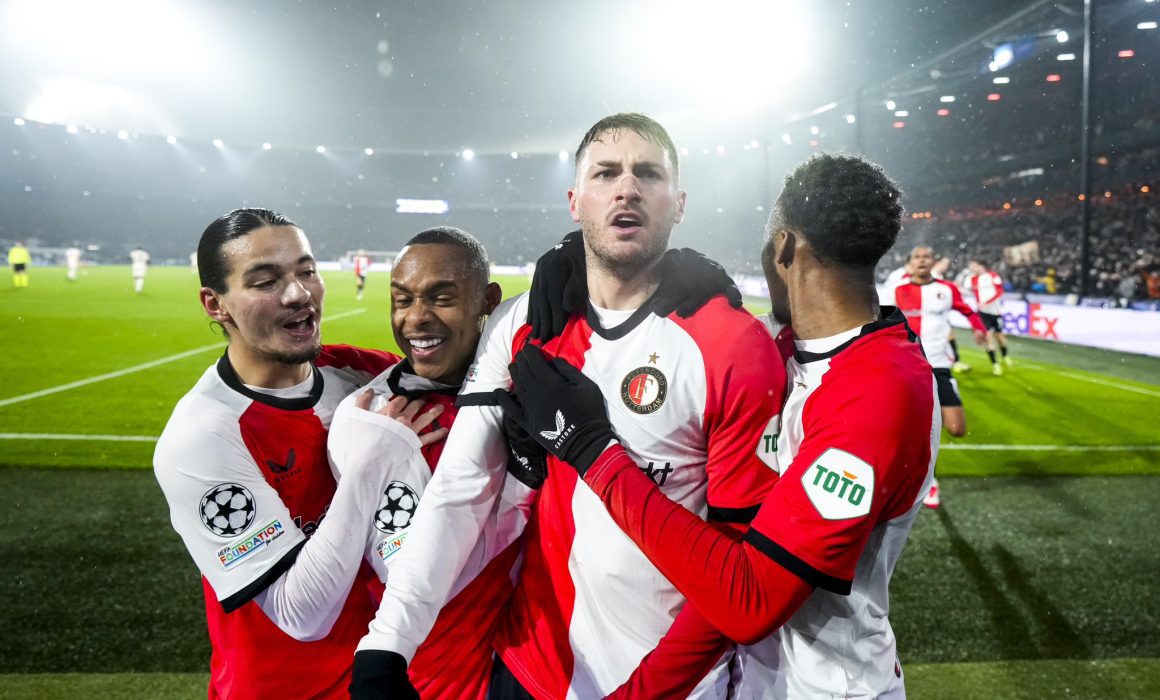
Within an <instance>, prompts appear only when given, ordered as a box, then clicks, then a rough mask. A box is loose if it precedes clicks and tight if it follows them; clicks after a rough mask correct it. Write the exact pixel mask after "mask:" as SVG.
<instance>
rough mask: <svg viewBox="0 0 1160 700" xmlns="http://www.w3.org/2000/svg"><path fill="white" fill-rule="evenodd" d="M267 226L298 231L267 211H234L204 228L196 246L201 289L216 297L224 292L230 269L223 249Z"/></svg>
mask: <svg viewBox="0 0 1160 700" xmlns="http://www.w3.org/2000/svg"><path fill="white" fill-rule="evenodd" d="M266 226H293V227H295V228H299V226H298V224H296V223H294V222H293V221H291V220H290V219H288V218H286V216H285V215H283V214H279V213H278V212H276V211H272V210H270V209H234V210H233V211H231V212H230V213H229V214H225V215H224V216H219V217H218V218H217V219H214V222H213V223H212V224H210V225H209V226H206V227H205V231H204V232H202V234H201V241H199V242H198V244H197V272H198V276H199V277H200V278H201V286H203V287H209V288H210V289H212V290H214V291H215V292H217V293H219V294H223V293H225V291H226V278H227V277H229V275H230V269H229V264H228V263H226V256H225V255H224V254H223V253H222V246H224V245H225V244H226V243H229V242H230V241H232V240H234V239H235V238H241V237H242V236H245V235H248V234H250V233H251V232H253V231H256V230H258V229H260V228H265V227H266Z"/></svg>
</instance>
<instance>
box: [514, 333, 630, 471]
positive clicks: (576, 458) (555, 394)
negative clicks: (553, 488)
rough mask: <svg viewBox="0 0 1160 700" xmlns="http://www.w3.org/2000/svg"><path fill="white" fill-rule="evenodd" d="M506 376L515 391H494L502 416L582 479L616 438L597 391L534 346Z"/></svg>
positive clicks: (575, 371)
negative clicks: (511, 382) (507, 418)
mask: <svg viewBox="0 0 1160 700" xmlns="http://www.w3.org/2000/svg"><path fill="white" fill-rule="evenodd" d="M511 373H512V381H513V382H514V383H515V392H516V393H515V394H514V395H512V394H508V393H507V392H505V391H503V390H502V389H497V390H496V391H495V392H494V393H495V398H496V401H497V403H499V405H500V406H501V407H503V410H504V413H505V415H507V416H510V417H511V419H512V420H514V421H515V422H516V423H518V424H520V425H521V426H523V428H524V430H526V431H527V432H528V433H529V434H531V436H532V438H533V439H535V441H536V442H538V443H540V444H541V445H543V446H544V449H545V450H547V451H548V452H551V453H552V454H554V455H556V456H557V457H559V458H560V459H561V460H563V461H565V462H567V463H568V464H570V465H572V467H573V468H574V469H575V470H576V471H577V472H579V473H580V478H584V473H585V472H587V471H588V468H589V467H591V466H592V463H593V462H595V461H596V458H597V457H599V456H600V453H602V452H604V450H605V448H606V447H608V443H609V442H611V441H614V440H615V439H616V434H615V433H613V432H612V423H611V422H610V421H609V420H608V411H607V409H606V408H605V407H604V395H603V394H601V393H600V388H599V387H597V386H596V384H595V383H593V381H592V380H591V379H589V378H588V377H585V376H584V375H583V374H582V373H581V372H580V370H578V369H576V368H575V367H573V366H572V365H570V364H568V363H567V362H566V361H564V360H561V359H560V358H555V359H551V360H549V359H548V357H547V355H545V354H544V353H543V352H542V351H541V350H540V349H539V348H537V347H536V346H534V345H525V346H524V348H523V349H522V350H520V351H519V352H518V353H516V357H515V361H514V362H512V364H511Z"/></svg>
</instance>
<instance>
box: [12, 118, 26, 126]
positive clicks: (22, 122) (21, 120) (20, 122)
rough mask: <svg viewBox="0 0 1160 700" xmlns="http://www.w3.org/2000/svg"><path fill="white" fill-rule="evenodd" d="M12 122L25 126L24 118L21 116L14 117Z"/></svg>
mask: <svg viewBox="0 0 1160 700" xmlns="http://www.w3.org/2000/svg"><path fill="white" fill-rule="evenodd" d="M12 123H13V124H15V125H16V126H24V120H23V119H21V118H20V117H16V118H15V119H13V120H12Z"/></svg>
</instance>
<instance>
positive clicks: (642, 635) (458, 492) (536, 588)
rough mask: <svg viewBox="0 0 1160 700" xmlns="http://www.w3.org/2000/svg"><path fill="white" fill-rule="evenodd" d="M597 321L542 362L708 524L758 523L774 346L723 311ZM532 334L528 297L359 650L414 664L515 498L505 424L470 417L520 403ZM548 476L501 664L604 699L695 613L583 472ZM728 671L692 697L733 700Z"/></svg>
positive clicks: (556, 693) (737, 313)
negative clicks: (443, 604) (558, 361)
mask: <svg viewBox="0 0 1160 700" xmlns="http://www.w3.org/2000/svg"><path fill="white" fill-rule="evenodd" d="M600 313H602V312H597V311H595V310H592V311H591V313H590V314H589V316H588V317H587V318H584V317H580V316H574V317H573V318H572V320H571V321H570V322H569V323H568V325H567V327H566V328H565V329H564V331H563V333H562V334H561V336H559V337H558V338H555V339H553V340H552V341H551V342H549V343H548V344H547V345H546V346H545V348H544V349H545V351H546V352H547V353H548V354H550V355H553V356H558V357H563V358H565V359H567V360H568V361H569V362H570V363H572V364H573V365H575V366H577V367H579V368H580V369H581V370H582V371H583V372H584V374H585V375H586V376H588V377H589V378H591V379H592V380H593V381H595V382H596V383H597V384H598V385H599V386H600V387H601V388H602V390H603V393H604V396H605V397H606V402H607V406H608V411H609V417H610V419H611V421H612V425H613V428H614V430H615V431H616V433H617V435H619V436H620V438H621V440H622V441H623V444H624V445H625V446H626V448H627V449H628V450H629V451H630V452H631V454H632V455H633V457H634V458H636V459H637V460H638V462H639V464H640V465H642V469H643V470H644V471H645V472H646V473H647V474H648V475H649V476H650V477H651V478H652V479H653V480H654V482H655V483H657V484H658V485H659V486H660V488H661V489H662V490H663V491H664V492H665V494H666V495H668V496H669V498H671V499H673V500H674V501H676V502H678V503H680V504H682V505H683V506H684V507H686V508H688V509H689V510H690V511H692V512H693V513H696V514H698V515H700V516H701V517H702V518H711V519H717V520H722V521H747V519H748V518H749V517H750V516H751V515H752V512H753V508H754V507H755V506H756V505H757V504H758V503H760V502H761V500H762V499H763V498H764V496H765V494H766V493H768V491H769V489H770V488H771V487H772V484H773V483H774V481H776V474H775V472H774V471H773V469H772V465H773V455H772V450H769V451H768V452H767V451H766V450H765V449H764V445H765V443H766V441H765V440H763V436H766V435H769V436H770V438H771V440H770V441H769V442H770V443H771V444H772V439H773V438H772V436H773V435H776V433H777V431H778V429H779V428H778V426H779V418H778V413H779V411H778V408H779V406H778V403H779V402H778V401H776V400H770V397H771V396H772V397H780V396H781V395H782V394H783V392H784V370H783V369H782V362H781V360H780V358H779V357H778V355H777V351H776V349H775V348H774V345H773V343H772V340H771V338H770V336H769V334H768V333H767V332H766V331H765V329H764V328H763V327H762V326H761V325H760V323H759V322H758V321H757V320H756V319H754V318H753V317H752V316H751V315H749V313H748V312H746V311H744V310H740V309H733V308H732V307H730V306H729V304H728V302H727V301H726V300H725V299H724V297H718V298H716V299H714V300H712V301H710V302H709V303H708V304H707V305H705V306H704V307H703V308H702V309H701V310H700V311H698V312H697V313H696V314H694V315H693V316H692V317H690V318H688V319H682V318H679V317H677V316H676V315H670V316H668V317H665V318H661V317H658V316H656V315H655V314H653V313H651V312H650V311H649V310H648V308H647V306H646V307H642V308H641V309H638V310H637V311H635V312H603V316H604V319H603V323H602V322H601V320H599V317H598V314H600ZM626 317H627V318H626ZM526 318H527V296H526V295H522V296H520V297H517V298H516V299H514V300H509V301H507V302H505V303H504V304H501V305H500V307H499V308H498V309H497V310H496V312H495V313H494V314H493V315H492V316H491V318H490V319H489V320H488V324H487V327H486V328H485V330H484V336H483V339H482V341H481V343H480V348H479V351H478V353H477V356H476V362H475V363H474V364H473V365H472V367H471V369H470V370H469V372H468V375H467V381H466V383H465V385H464V389H463V393H462V394H461V396H460V401H461V406H462V408H461V409H460V412H459V416H458V418H457V420H456V423H455V427H454V429H453V430H452V432H451V435H450V436H449V437H448V443H447V447H446V448H445V451H444V457H443V459H442V460H441V461H440V463H439V467H438V469H437V470H436V471H435V474H434V476H433V477H432V479H431V481H430V482H429V483H428V485H427V492H426V493H425V494H424V498H423V499H422V501H421V502H420V504H419V510H418V513H417V514H416V518H415V527H414V531H413V534H412V535H410V537H409V539H408V541H407V546H406V547H404V548H403V550H402V552H401V555H400V560H399V562H397V563H396V564H395V565H394V568H393V569H392V571H391V576H392V579H391V581H392V585H391V586H389V587H388V590H387V592H386V594H385V596H384V600H383V606H381V607H380V609H379V614H378V616H376V619H375V621H374V623H372V626H371V633H370V634H369V635H368V638H367V639H364V641H363V642H362V643H361V644H360V649H391V650H394V651H398V652H399V653H402V654H403V655H404V656H409V655H410V653H412V651H413V650H414V648H415V647H416V646H417V644H418V642H419V641H422V635H423V634H424V633H425V628H424V624H427V625H429V624H430V623H429V620H430V619H431V613H430V611H429V610H425V609H424V608H425V602H424V601H425V599H424V597H423V596H428V598H430V597H434V598H435V599H445V598H440V596H441V595H442V591H443V590H446V589H447V588H448V587H449V584H448V583H447V579H448V578H451V579H454V578H455V577H456V576H457V575H458V571H459V568H461V567H462V566H463V564H462V562H463V561H465V560H466V559H467V553H468V552H469V551H470V550H471V549H472V547H473V544H474V541H475V538H476V537H477V535H478V533H480V532H481V529H482V526H481V524H482V523H483V522H484V521H485V520H486V519H487V517H488V516H489V515H490V514H491V513H492V512H494V510H493V509H494V504H495V502H496V500H497V499H498V500H500V501H502V500H504V499H505V498H508V497H509V496H506V495H505V493H504V491H505V489H506V487H505V485H504V484H505V481H506V482H511V481H514V479H506V480H504V479H503V478H502V477H503V473H504V470H505V464H506V460H507V449H506V445H505V444H504V440H503V437H502V429H501V425H500V422H501V414H500V411H499V409H498V408H496V407H494V406H490V405H478V404H477V405H471V404H472V403H473V397H477V396H481V397H484V399H485V400H484V401H481V402H479V403H486V399H487V398H488V397H490V394H491V391H492V390H493V389H497V388H498V389H509V388H510V385H511V378H510V374H509V370H508V365H509V363H510V362H511V359H512V356H513V351H514V350H516V349H518V348H519V347H522V345H523V343H524V341H525V340H526V338H527V337H528V334H529V331H530V329H529V327H528V326H527V324H526ZM618 321H619V323H618ZM605 325H607V326H609V328H607V329H604V326H605ZM517 390H518V388H517ZM465 421H466V422H465ZM549 472H550V476H549V478H548V479H547V481H546V482H545V483H544V485H543V488H542V489H541V491H540V494H539V496H538V498H537V500H536V501H535V503H534V506H533V510H532V512H531V515H530V520H529V523H528V527H527V530H526V531H525V533H524V539H525V553H524V563H523V569H522V573H521V575H520V580H519V583H518V584H517V586H516V590H515V592H514V593H513V596H512V599H511V602H510V603H509V608H508V614H507V615H506V616H505V617H504V618H503V619H502V620H501V622H500V626H499V628H498V630H497V634H496V638H495V644H496V649H497V651H499V652H500V653H501V655H502V656H503V659H504V662H505V663H506V664H507V666H508V668H509V669H511V671H512V673H513V674H514V675H515V676H516V677H517V678H518V679H519V681H520V683H521V684H523V686H524V687H525V688H527V689H528V690H529V691H530V692H531V693H532V694H533V695H535V696H537V697H543V698H565V697H574V698H588V697H602V696H604V695H607V694H608V693H610V692H611V691H613V690H614V689H615V688H617V687H618V686H619V685H620V684H621V683H623V682H624V681H625V680H626V679H627V678H628V677H629V675H630V674H631V673H632V671H633V670H634V669H635V668H636V667H637V665H638V664H639V663H640V660H641V659H642V658H643V657H644V656H645V654H646V653H648V652H649V651H651V650H652V649H653V648H655V647H656V645H657V643H658V641H659V640H660V639H661V638H662V636H663V635H664V634H665V632H666V631H667V630H668V628H669V626H670V625H671V624H672V621H673V619H674V618H675V617H676V615H677V613H678V612H679V611H680V609H681V607H682V605H683V604H684V598H683V596H681V594H680V593H679V592H678V591H677V590H676V588H675V587H674V586H673V585H672V584H671V583H670V582H669V581H668V580H666V579H665V578H664V577H663V576H662V575H661V574H660V573H659V572H658V571H657V569H656V568H655V567H654V566H653V565H652V564H651V563H650V562H649V561H648V559H647V558H646V557H645V556H644V555H643V554H642V553H641V552H640V550H639V549H638V548H637V547H636V546H635V545H634V544H633V543H632V541H631V540H629V539H628V537H627V536H626V535H625V534H624V533H623V532H622V531H621V530H620V528H619V527H618V526H617V525H616V523H615V522H614V521H613V520H612V519H611V517H610V516H609V515H608V512H607V511H606V510H605V508H604V505H603V504H602V503H601V502H600V500H599V499H598V498H597V497H596V495H595V494H594V493H592V491H591V490H590V489H589V488H588V487H587V486H586V485H584V484H583V483H580V482H578V479H577V477H576V473H575V471H573V470H572V469H571V468H570V467H567V466H566V465H563V464H559V463H558V462H556V461H555V460H554V458H553V459H551V460H550V468H549ZM727 662H728V660H727V659H723V660H722V661H721V663H719V664H718V665H717V667H716V668H715V669H714V670H713V672H712V673H710V674H709V675H708V676H707V677H706V678H705V680H704V681H703V682H702V684H701V686H700V687H699V689H698V690H697V691H696V692H695V694H696V695H698V696H704V697H724V696H725V693H726V687H727V684H728V680H729V679H728V673H727V668H726V666H727Z"/></svg>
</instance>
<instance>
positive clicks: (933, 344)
mask: <svg viewBox="0 0 1160 700" xmlns="http://www.w3.org/2000/svg"><path fill="white" fill-rule="evenodd" d="M894 300H895V302H896V303H897V305H898V309H899V310H900V311H902V313H903V314H905V315H906V322H907V324H909V325H910V328H911V330H913V331H914V332H915V333H916V334H917V335H918V337H919V338H920V339H921V340H922V350H923V352H925V353H926V359H927V361H928V362H930V366H931V367H937V368H947V367H950V366H951V363H952V362H953V361H954V356H953V355H952V354H951V347H950V342H949V340H950V334H951V318H950V317H951V309H954V310H955V311H958V312H959V313H961V314H962V315H963V316H965V317H966V319H967V321H968V322H969V323H970V324H971V327H972V328H974V329H976V330H980V331H981V330H983V323H982V321H980V320H979V316H978V314H976V313H975V312H974V311H973V310H972V309H971V307H969V306H967V303H966V302H965V301H963V295H962V294H960V293H959V288H958V287H956V286H955V285H953V284H951V283H950V282H946V281H944V280H939V279H932V280H931V281H929V282H927V283H925V284H918V283H917V282H914V281H913V280H908V281H907V282H906V283H904V284H901V285H899V286H898V287H897V288H896V289H895V290H894Z"/></svg>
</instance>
